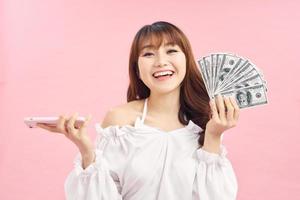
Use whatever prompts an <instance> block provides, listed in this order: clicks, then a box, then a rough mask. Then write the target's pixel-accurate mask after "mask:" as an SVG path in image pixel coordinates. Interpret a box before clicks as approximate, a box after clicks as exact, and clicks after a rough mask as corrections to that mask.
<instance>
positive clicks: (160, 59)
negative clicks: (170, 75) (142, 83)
mask: <svg viewBox="0 0 300 200" xmlns="http://www.w3.org/2000/svg"><path fill="white" fill-rule="evenodd" d="M167 65H168V60H167V58H166V56H165V55H164V54H163V53H158V54H157V56H156V60H155V66H156V67H163V66H167Z"/></svg>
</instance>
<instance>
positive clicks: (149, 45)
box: [141, 42, 176, 51]
mask: <svg viewBox="0 0 300 200" xmlns="http://www.w3.org/2000/svg"><path fill="white" fill-rule="evenodd" d="M174 45H176V44H175V43H174V42H168V43H166V44H165V45H164V46H174ZM146 48H150V49H152V48H154V45H152V44H148V45H145V46H143V47H142V48H141V51H143V50H144V49H146Z"/></svg>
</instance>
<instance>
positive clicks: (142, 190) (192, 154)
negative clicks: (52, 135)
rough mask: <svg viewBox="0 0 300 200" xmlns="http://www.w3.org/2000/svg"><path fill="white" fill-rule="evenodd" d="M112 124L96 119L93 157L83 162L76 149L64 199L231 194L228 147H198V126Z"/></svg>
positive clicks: (219, 198)
mask: <svg viewBox="0 0 300 200" xmlns="http://www.w3.org/2000/svg"><path fill="white" fill-rule="evenodd" d="M146 113H147V99H146V100H145V104H144V108H143V115H142V118H140V117H138V118H137V119H136V121H135V124H134V126H132V125H125V126H118V125H113V126H109V127H106V128H102V127H101V126H100V124H99V123H96V125H95V126H96V131H97V133H98V136H97V139H96V149H95V154H96V161H95V162H94V163H92V164H91V165H89V166H88V167H87V168H85V169H83V168H82V158H81V155H80V153H78V154H77V155H76V157H75V159H74V164H75V166H74V169H73V170H72V171H71V172H70V173H69V175H68V176H67V178H66V181H65V195H66V199H68V200H75V199H76V200H83V199H85V200H121V199H122V200H199V199H200V200H233V199H235V198H236V195H237V190H238V185H237V179H236V176H235V173H234V170H233V167H232V165H231V162H230V161H229V160H228V158H227V157H226V154H227V151H226V149H225V146H224V145H223V144H221V146H220V148H221V153H220V155H219V154H215V153H210V152H207V151H205V150H203V149H201V148H198V137H199V134H198V132H199V131H202V130H203V129H202V128H201V127H200V126H198V125H197V124H195V123H194V122H193V121H192V120H189V122H188V125H186V126H185V127H183V128H179V129H175V130H172V131H168V132H167V131H163V130H161V129H159V128H156V127H152V126H149V125H146V124H144V120H145V117H146Z"/></svg>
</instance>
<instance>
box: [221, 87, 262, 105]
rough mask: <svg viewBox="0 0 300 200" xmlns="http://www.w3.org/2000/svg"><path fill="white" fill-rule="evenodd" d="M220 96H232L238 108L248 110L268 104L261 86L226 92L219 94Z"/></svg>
mask: <svg viewBox="0 0 300 200" xmlns="http://www.w3.org/2000/svg"><path fill="white" fill-rule="evenodd" d="M221 95H222V96H234V97H235V99H236V102H237V103H238V105H239V108H248V107H252V106H256V105H261V104H267V103H268V100H267V95H266V90H265V87H264V85H263V84H261V85H255V86H250V87H245V88H243V89H238V90H231V91H227V92H224V93H221Z"/></svg>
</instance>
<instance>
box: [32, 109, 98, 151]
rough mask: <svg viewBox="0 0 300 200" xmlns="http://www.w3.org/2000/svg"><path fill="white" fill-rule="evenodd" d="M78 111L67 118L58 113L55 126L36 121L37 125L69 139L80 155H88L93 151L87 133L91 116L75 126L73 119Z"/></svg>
mask: <svg viewBox="0 0 300 200" xmlns="http://www.w3.org/2000/svg"><path fill="white" fill-rule="evenodd" d="M77 117H78V113H75V114H73V115H72V116H71V117H69V118H67V117H66V116H65V115H60V116H59V120H58V122H57V124H56V125H55V126H50V125H48V124H43V123H37V127H40V128H43V129H46V130H48V131H50V132H54V133H61V134H64V135H65V136H66V137H67V138H68V139H69V140H71V141H72V142H73V143H74V144H75V145H76V146H77V147H78V148H79V151H80V153H81V154H82V155H88V154H90V153H91V152H93V149H94V147H93V143H92V141H91V139H90V138H89V136H88V135H87V131H86V129H87V125H88V122H89V121H90V120H91V118H92V116H91V115H89V116H88V117H87V118H86V120H85V121H84V123H83V124H82V125H81V126H80V127H75V121H76V118H77Z"/></svg>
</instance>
